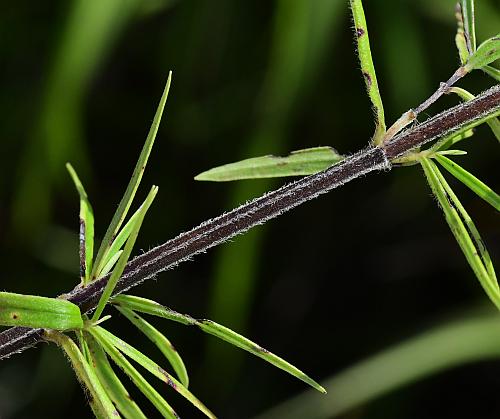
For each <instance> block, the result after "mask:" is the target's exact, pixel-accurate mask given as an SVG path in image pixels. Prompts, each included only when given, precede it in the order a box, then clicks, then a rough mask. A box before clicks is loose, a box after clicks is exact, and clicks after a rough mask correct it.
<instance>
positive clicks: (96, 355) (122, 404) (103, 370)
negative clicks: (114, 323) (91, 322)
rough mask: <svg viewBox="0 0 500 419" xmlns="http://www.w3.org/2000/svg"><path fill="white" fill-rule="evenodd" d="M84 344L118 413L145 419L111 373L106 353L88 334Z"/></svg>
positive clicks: (126, 416) (127, 416) (111, 369)
mask: <svg viewBox="0 0 500 419" xmlns="http://www.w3.org/2000/svg"><path fill="white" fill-rule="evenodd" d="M86 344H87V345H88V349H89V352H90V356H91V359H92V363H93V364H94V365H95V372H96V375H97V377H98V378H99V380H100V381H101V383H102V385H103V387H104V389H105V390H106V392H107V394H108V395H109V397H110V399H111V400H112V401H113V403H114V404H115V406H116V407H117V409H118V410H119V411H120V413H121V414H122V415H123V416H124V417H125V418H127V419H136V418H137V419H146V415H144V413H142V411H141V409H140V408H139V406H137V404H136V403H135V402H134V401H133V400H132V398H131V397H130V395H129V393H128V391H127V389H126V388H125V386H124V385H123V384H122V382H121V381H120V379H119V378H118V376H117V375H116V374H115V372H114V371H113V368H112V367H111V365H110V363H109V361H108V358H107V356H106V353H105V352H104V350H103V349H102V348H101V347H100V346H99V344H98V343H97V342H96V341H95V339H94V338H93V337H92V335H90V334H89V333H86Z"/></svg>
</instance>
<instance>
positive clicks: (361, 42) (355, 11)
mask: <svg viewBox="0 0 500 419" xmlns="http://www.w3.org/2000/svg"><path fill="white" fill-rule="evenodd" d="M350 4H351V10H352V16H353V19H354V28H355V31H356V32H355V34H356V42H357V45H358V56H359V62H360V63H361V71H362V73H363V77H364V79H365V84H366V89H367V91H368V96H369V97H370V100H371V102H372V105H373V110H374V113H375V134H374V135H373V143H374V144H375V145H378V144H380V143H381V142H382V139H383V137H384V134H385V129H386V127H385V116H384V106H383V104H382V98H381V96H380V91H379V88H378V82H377V75H376V73H375V66H374V65H373V59H372V53H371V50H370V39H369V37H368V27H367V25H366V19H365V12H364V10H363V3H362V2H361V0H350Z"/></svg>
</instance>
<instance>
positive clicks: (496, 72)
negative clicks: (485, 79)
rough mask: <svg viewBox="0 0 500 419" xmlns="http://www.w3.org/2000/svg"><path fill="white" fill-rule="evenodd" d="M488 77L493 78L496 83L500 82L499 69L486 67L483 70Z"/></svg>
mask: <svg viewBox="0 0 500 419" xmlns="http://www.w3.org/2000/svg"><path fill="white" fill-rule="evenodd" d="M481 70H483V71H484V72H485V73H486V74H488V76H491V77H493V78H494V79H495V80H496V81H498V82H500V70H499V69H498V68H495V67H492V66H491V65H485V66H484V67H483V68H481Z"/></svg>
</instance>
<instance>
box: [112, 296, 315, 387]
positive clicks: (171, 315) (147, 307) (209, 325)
mask: <svg viewBox="0 0 500 419" xmlns="http://www.w3.org/2000/svg"><path fill="white" fill-rule="evenodd" d="M113 304H115V305H118V306H119V307H120V306H121V307H126V308H129V309H130V310H133V311H139V312H142V313H146V314H150V315H153V316H158V317H163V318H165V319H168V320H173V321H176V322H179V323H182V324H185V325H191V326H198V327H199V328H200V329H201V330H203V331H204V332H206V333H209V334H211V335H213V336H216V337H218V338H219V339H222V340H224V341H226V342H228V343H230V344H232V345H234V346H237V347H239V348H241V349H243V350H245V351H247V352H250V353H251V354H253V355H256V356H258V357H259V358H262V359H263V360H264V361H267V362H269V363H270V364H272V365H274V366H275V367H278V368H280V369H282V370H283V371H285V372H287V373H289V374H291V375H293V376H294V377H296V378H298V379H299V380H302V381H304V382H305V383H307V384H309V385H310V386H312V387H314V388H315V389H316V390H318V391H320V392H322V393H325V389H324V388H323V387H321V386H320V385H319V384H318V383H317V382H316V381H314V380H313V379H311V378H310V377H309V376H307V375H306V374H304V373H303V372H302V371H301V370H299V369H298V368H296V367H294V366H293V365H291V364H290V363H288V362H286V361H285V360H284V359H282V358H280V357H278V356H276V355H274V354H273V353H271V352H269V351H267V350H266V349H264V348H262V347H261V346H260V345H257V344H256V343H254V342H252V341H251V340H249V339H247V338H245V337H244V336H241V335H240V334H238V333H236V332H234V331H232V330H231V329H228V328H227V327H224V326H221V325H220V324H217V323H215V322H212V321H211V320H197V319H194V318H193V317H191V316H186V315H183V314H179V313H177V312H175V311H173V310H171V309H169V308H167V307H164V306H162V305H161V304H158V303H157V302H155V301H151V300H147V299H145V298H141V297H135V296H132V295H118V296H116V297H115V298H114V299H113Z"/></svg>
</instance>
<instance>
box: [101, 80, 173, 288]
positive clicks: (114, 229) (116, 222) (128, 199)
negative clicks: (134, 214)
mask: <svg viewBox="0 0 500 419" xmlns="http://www.w3.org/2000/svg"><path fill="white" fill-rule="evenodd" d="M171 80H172V72H170V73H169V75H168V79H167V84H166V86H165V89H164V91H163V95H162V97H161V99H160V103H159V105H158V109H157V110H156V114H155V117H154V119H153V123H152V124H151V128H150V130H149V133H148V136H147V138H146V142H145V143H144V146H143V148H142V151H141V154H140V156H139V159H138V161H137V164H136V166H135V169H134V172H133V173H132V178H131V179H130V182H129V184H128V186H127V189H126V191H125V193H124V195H123V198H122V200H121V201H120V204H119V205H118V208H117V210H116V212H115V214H114V216H113V219H112V220H111V223H110V224H109V227H108V229H107V231H106V234H105V235H104V239H103V240H102V243H101V246H100V247H99V251H98V252H97V257H96V260H95V264H94V270H93V271H92V278H93V279H96V273H97V272H98V271H99V270H101V269H102V268H103V266H104V265H105V263H103V259H104V260H109V258H107V257H106V256H107V253H108V251H109V248H110V247H111V245H112V242H113V240H114V238H115V237H116V235H117V234H118V231H119V230H120V227H121V225H122V223H123V221H124V220H125V217H126V216H127V213H128V210H129V208H130V205H131V204H132V201H133V199H134V196H135V193H136V192H137V188H138V187H139V184H140V182H141V179H142V175H143V173H144V169H145V168H146V164H147V162H148V158H149V155H150V153H151V149H152V147H153V144H154V141H155V138H156V133H157V132H158V127H159V125H160V121H161V116H162V114H163V109H164V108H165V103H166V102H167V97H168V92H169V90H170V82H171Z"/></svg>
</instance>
